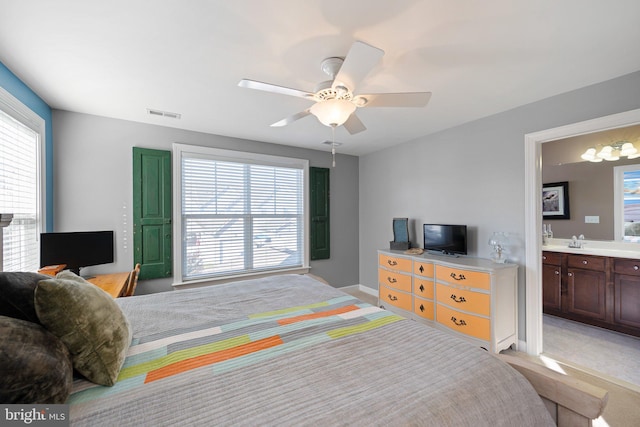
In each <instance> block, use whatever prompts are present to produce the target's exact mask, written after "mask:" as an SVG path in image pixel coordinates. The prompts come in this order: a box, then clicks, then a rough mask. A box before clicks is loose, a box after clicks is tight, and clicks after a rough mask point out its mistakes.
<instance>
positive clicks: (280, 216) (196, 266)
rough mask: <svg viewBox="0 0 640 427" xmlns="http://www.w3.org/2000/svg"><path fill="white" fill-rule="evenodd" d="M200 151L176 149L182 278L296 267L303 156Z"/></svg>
mask: <svg viewBox="0 0 640 427" xmlns="http://www.w3.org/2000/svg"><path fill="white" fill-rule="evenodd" d="M203 151H205V152H206V151H207V150H206V149H203V148H202V147H200V149H199V150H198V152H197V153H193V152H188V151H182V152H181V157H180V158H181V163H180V181H181V185H180V192H181V195H180V198H181V206H180V209H181V215H180V220H181V229H182V230H181V231H182V248H181V252H182V253H181V258H182V265H181V271H182V280H184V281H188V280H194V279H202V278H207V277H219V276H228V275H242V274H249V273H258V272H267V271H274V270H280V269H291V268H297V267H303V266H304V265H305V263H306V258H305V247H306V244H305V242H306V236H305V229H306V227H305V190H304V188H305V185H304V182H305V171H306V169H305V165H306V161H300V160H297V159H293V160H297V161H293V162H292V161H291V160H292V159H283V164H279V163H278V162H277V161H275V162H274V158H273V157H272V156H255V155H254V156H252V158H251V159H248V158H245V157H240V158H234V153H235V152H229V151H225V150H215V149H212V152H211V154H207V153H203ZM221 153H222V154H224V155H220V154H221ZM235 155H238V153H235ZM261 158H262V159H263V161H261Z"/></svg>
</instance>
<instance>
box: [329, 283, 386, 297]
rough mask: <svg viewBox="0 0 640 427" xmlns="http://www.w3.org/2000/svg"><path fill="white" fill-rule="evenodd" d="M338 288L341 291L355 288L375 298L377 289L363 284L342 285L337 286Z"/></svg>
mask: <svg viewBox="0 0 640 427" xmlns="http://www.w3.org/2000/svg"><path fill="white" fill-rule="evenodd" d="M338 289H340V290H341V291H344V290H346V289H349V290H356V291H360V292H364V293H365V294H368V295H371V296H374V297H376V298H377V297H378V290H377V289H373V288H370V287H368V286H364V285H351V286H343V287H341V288H338Z"/></svg>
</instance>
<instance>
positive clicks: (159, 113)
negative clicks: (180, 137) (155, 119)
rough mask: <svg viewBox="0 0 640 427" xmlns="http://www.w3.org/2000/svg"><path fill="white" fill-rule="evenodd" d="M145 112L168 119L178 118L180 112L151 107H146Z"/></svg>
mask: <svg viewBox="0 0 640 427" xmlns="http://www.w3.org/2000/svg"><path fill="white" fill-rule="evenodd" d="M147 113H149V114H151V115H152V116H160V117H168V118H170V119H179V118H180V114H178V113H170V112H168V111H161V110H153V109H151V108H147Z"/></svg>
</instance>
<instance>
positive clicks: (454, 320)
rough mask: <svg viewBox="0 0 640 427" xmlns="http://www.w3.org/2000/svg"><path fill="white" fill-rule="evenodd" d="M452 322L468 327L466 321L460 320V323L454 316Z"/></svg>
mask: <svg viewBox="0 0 640 427" xmlns="http://www.w3.org/2000/svg"><path fill="white" fill-rule="evenodd" d="M451 321H452V322H453V323H455V324H456V325H457V326H467V322H465V321H464V319H460V321H458V319H456V318H455V317H453V316H452V317H451Z"/></svg>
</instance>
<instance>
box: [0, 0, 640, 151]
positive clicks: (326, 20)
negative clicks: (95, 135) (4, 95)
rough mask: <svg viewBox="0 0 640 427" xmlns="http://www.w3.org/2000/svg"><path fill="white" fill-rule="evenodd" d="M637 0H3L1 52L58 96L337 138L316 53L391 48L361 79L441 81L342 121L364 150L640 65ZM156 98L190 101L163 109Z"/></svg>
mask: <svg viewBox="0 0 640 427" xmlns="http://www.w3.org/2000/svg"><path fill="white" fill-rule="evenodd" d="M639 18H640V1H638V0H611V1H602V0H563V1H558V0H536V1H531V0H491V1H489V2H484V1H477V0H458V1H451V0H395V1H393V2H391V1H388V0H387V1H385V0H340V1H336V0H304V1H302V0H233V1H231V0H208V1H207V0H190V1H176V0H148V1H143V0H109V1H103V0H100V1H97V0H84V1H82V0H56V1H50V0H0V62H2V63H3V64H5V65H6V66H7V67H8V68H9V69H10V70H11V71H13V72H14V73H15V74H16V75H17V76H18V77H20V79H22V81H24V82H25V83H26V84H27V85H28V86H29V87H31V88H32V89H33V90H34V91H35V92H36V93H38V94H39V95H40V96H41V97H42V98H43V99H44V100H45V101H46V102H47V103H48V104H49V105H50V106H51V107H52V108H55V109H62V110H69V111H76V112H82V113H88V114H96V115H100V116H107V117H114V118H119V119H125V120H133V121H137V122H143V123H154V124H160V125H165V126H171V127H176V128H182V129H189V130H194V131H200V132H206V133H212V134H219V135H228V136H234V137H239V138H246V139H252V140H257V141H265V142H273V143H279V144H286V145H293V146H300V147H306V148H312V149H321V150H328V147H327V146H326V145H323V144H322V142H323V141H326V140H330V139H331V130H330V128H328V127H325V126H323V125H321V124H320V123H319V122H318V121H317V119H316V118H315V117H313V116H308V117H306V118H303V119H301V120H299V121H297V122H294V123H293V124H290V125H289V126H287V127H283V128H272V127H270V126H269V125H270V124H271V123H273V122H276V121H278V120H280V119H282V118H284V117H287V116H289V115H291V114H293V113H296V112H298V111H301V110H304V109H306V108H308V107H309V106H310V101H307V100H304V99H301V98H294V97H290V96H285V95H278V94H271V93H266V92H261V91H255V90H250V89H244V88H240V87H238V86H237V83H238V81H239V80H240V79H242V78H249V79H253V80H259V81H263V82H269V83H274V84H277V85H282V86H287V87H292V88H297V89H302V90H305V91H313V90H314V88H315V86H316V84H317V83H319V82H321V81H323V80H326V75H325V74H324V73H323V72H322V71H321V70H320V62H321V61H322V60H323V59H324V58H326V57H330V56H344V55H346V53H347V51H348V49H349V47H350V46H351V44H352V43H353V42H354V41H355V40H362V41H364V42H366V43H369V44H371V45H373V46H376V47H379V48H381V49H383V50H384V51H385V56H384V57H383V60H382V62H381V63H380V64H379V65H378V66H376V68H374V69H373V70H372V72H371V73H370V74H369V76H368V77H367V78H366V79H365V81H364V82H363V83H362V84H361V85H360V87H359V88H358V89H357V92H358V93H367V92H368V93H375V92H411V91H431V92H432V93H433V96H432V98H431V101H430V102H429V104H428V105H427V106H426V107H424V108H375V109H374V108H368V109H367V108H365V109H360V110H359V111H358V116H359V117H360V119H361V120H362V122H363V123H364V124H365V126H366V127H367V130H366V131H364V132H361V133H359V134H356V135H350V134H349V133H347V132H346V130H345V129H344V128H338V129H337V131H336V140H337V141H338V142H341V143H343V145H342V146H341V147H340V149H339V150H340V151H341V152H343V153H348V154H354V155H362V154H366V153H370V152H373V151H376V150H379V149H381V148H383V147H387V146H391V145H395V144H398V143H401V142H404V141H408V140H412V139H415V138H418V137H420V136H423V135H426V134H430V133H433V132H437V131H440V130H443V129H446V128H449V127H452V126H456V125H458V124H461V123H464V122H468V121H471V120H475V119H479V118H481V117H485V116H488V115H491V114H494V113H498V112H501V111H505V110H507V109H511V108H513V107H516V106H519V105H523V104H527V103H530V102H534V101H537V100H540V99H543V98H547V97H549V96H552V95H556V94H559V93H563V92H567V91H570V90H573V89H577V88H580V87H584V86H587V85H590V84H593V83H597V82H601V81H605V80H608V79H611V78H614V77H618V76H621V75H624V74H627V73H630V72H633V71H637V70H640V51H639V48H638V46H639V45H640V23H639ZM147 108H152V109H158V110H162V111H168V112H174V113H179V114H181V115H182V117H181V118H180V119H179V120H175V119H169V118H165V117H153V116H150V115H149V114H147Z"/></svg>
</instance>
